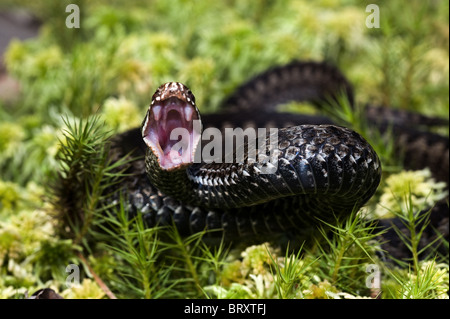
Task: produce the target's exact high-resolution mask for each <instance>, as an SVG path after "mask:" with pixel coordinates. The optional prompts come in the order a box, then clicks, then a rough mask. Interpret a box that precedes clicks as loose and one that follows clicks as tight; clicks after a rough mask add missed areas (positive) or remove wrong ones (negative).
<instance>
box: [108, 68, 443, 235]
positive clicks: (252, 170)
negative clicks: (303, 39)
mask: <svg viewBox="0 0 450 319" xmlns="http://www.w3.org/2000/svg"><path fill="white" fill-rule="evenodd" d="M342 96H344V97H345V98H346V100H347V101H348V103H349V104H350V105H351V106H352V107H354V104H355V98H354V93H353V87H352V85H351V84H350V82H349V81H348V80H347V79H346V78H345V76H344V75H343V74H342V73H341V71H340V70H339V69H338V68H337V67H335V66H333V65H331V64H329V63H326V62H315V61H308V62H303V61H294V62H292V63H289V64H286V65H282V66H277V67H274V68H271V69H269V70H267V71H265V72H262V73H260V74H258V75H256V76H255V77H253V78H251V79H250V80H248V81H247V82H246V83H244V84H243V85H241V86H240V87H239V88H238V89H236V90H235V91H234V93H233V94H232V95H230V96H229V97H228V98H227V99H225V100H224V101H223V102H222V105H221V107H220V110H221V111H219V112H216V113H212V114H200V111H199V108H198V107H197V105H196V100H195V96H194V94H193V93H192V91H191V90H190V89H189V88H188V87H187V86H185V85H184V84H182V83H179V82H168V83H165V84H163V85H161V86H160V87H159V88H158V89H157V90H156V92H155V93H154V94H153V96H152V100H151V104H150V106H149V108H148V110H147V112H146V115H145V118H144V120H143V123H142V126H141V127H139V128H135V129H131V130H128V131H126V132H124V133H120V134H118V135H116V136H115V137H114V138H113V143H112V145H113V147H112V149H111V150H112V151H111V157H112V158H113V159H118V158H123V157H125V156H129V157H130V158H133V160H132V161H131V164H130V165H129V167H128V168H127V172H128V173H129V174H128V175H127V177H126V179H125V181H124V182H123V183H122V186H121V190H122V192H124V193H125V194H126V196H127V205H128V206H127V209H128V211H129V212H130V214H131V215H133V216H134V215H136V214H140V215H141V216H142V218H143V220H144V221H145V223H146V225H147V226H148V227H155V226H156V225H175V226H176V228H177V229H178V230H179V232H180V233H181V234H184V235H188V234H193V233H197V232H200V231H203V230H212V232H211V233H212V234H213V235H212V236H222V237H225V238H232V239H236V238H245V237H250V238H251V237H259V238H268V236H272V235H274V234H280V233H295V234H308V233H309V232H310V230H311V228H317V225H318V224H319V223H321V222H326V223H327V222H328V223H331V222H333V221H334V222H335V221H336V219H337V218H347V217H348V216H350V214H351V213H352V211H355V210H356V211H357V210H358V209H359V208H361V207H362V206H364V205H365V204H366V203H367V201H368V200H369V199H370V198H371V197H372V196H373V195H374V194H375V192H376V190H377V188H378V186H379V183H380V180H381V175H382V165H381V161H380V158H379V156H378V155H377V153H376V152H375V150H374V148H373V147H372V146H371V145H370V143H369V142H368V141H367V140H366V139H364V138H363V137H362V136H361V135H360V134H359V133H357V132H355V131H353V130H351V129H349V128H346V127H343V126H340V125H337V124H336V123H334V121H333V120H331V119H330V118H329V117H328V116H321V115H314V116H311V115H303V114H296V113H290V112H282V111H280V110H279V109H280V106H282V105H284V104H286V103H289V102H291V101H296V102H309V103H311V104H313V105H315V106H317V107H318V108H319V109H323V108H324V106H328V107H331V108H333V107H336V103H339V101H340V99H341V98H342ZM364 116H365V117H366V119H367V122H368V123H369V125H370V126H371V127H373V128H374V129H377V130H379V131H380V132H382V133H386V132H387V131H389V132H391V135H390V136H391V137H392V138H393V139H394V145H395V149H396V150H397V154H399V156H400V154H402V155H403V156H402V158H403V165H404V166H405V167H406V168H408V169H419V168H423V167H429V168H430V169H431V171H432V173H433V175H434V177H435V178H436V179H437V180H443V181H446V182H448V161H449V145H448V137H445V136H442V135H439V134H436V133H432V132H430V131H429V130H428V129H429V128H430V127H433V126H440V125H448V120H445V119H438V118H431V117H427V116H424V115H421V114H416V113H408V112H405V111H401V110H394V109H391V108H386V107H379V106H376V105H372V104H367V105H365V107H364ZM236 128H241V129H242V131H243V132H251V131H247V129H248V128H250V129H253V132H261V133H255V134H254V135H255V136H254V138H251V137H252V136H250V135H251V134H250V133H249V135H248V136H246V138H244V139H243V140H242V139H241V141H240V144H239V143H238V138H237V137H236V136H234V137H233V136H232V138H231V141H232V142H231V143H229V144H233V142H234V139H235V140H236V143H235V144H236V145H234V146H235V147H234V148H231V150H230V149H229V150H228V152H227V151H226V150H225V148H226V147H224V144H226V139H227V138H228V140H230V138H229V137H227V134H226V133H227V132H228V133H230V132H236V131H233V130H234V129H236ZM175 129H179V131H178V132H179V133H180V132H181V133H183V134H181V133H180V134H178V135H177V134H174V135H172V134H171V133H172V132H174V130H175ZM271 129H273V130H271ZM206 133H208V134H206ZM217 136H219V137H221V139H219V138H217V141H215V142H217V143H216V144H214V145H220V146H218V147H215V148H213V147H211V143H212V142H213V139H212V137H217ZM233 138H234V139H233ZM250 140H251V141H252V143H253V144H252V143H251V142H249V141H250ZM219 142H221V144H220V143H219ZM180 145H181V146H180ZM208 145H209V146H208ZM255 145H257V146H261V147H258V149H257V152H256V153H257V154H256V155H257V156H251V155H253V153H252V152H251V150H253V149H254V148H255ZM252 146H253V149H252V148H251V147H252ZM212 151H214V153H218V154H219V155H217V154H216V155H217V156H215V157H214V156H213V158H212V159H211V156H208V155H211V152H212ZM239 151H241V152H240V154H241V155H242V153H243V154H244V156H241V157H240V158H239V160H238V157H239V156H238V155H239V154H238V153H239ZM205 155H207V156H205ZM227 156H228V157H227ZM227 159H228V160H227ZM274 163H275V164H274ZM447 215H448V213H447ZM447 223H448V217H447ZM447 228H448V227H447ZM213 230H214V231H213ZM447 233H448V231H447ZM446 236H447V237H448V234H447V235H446Z"/></svg>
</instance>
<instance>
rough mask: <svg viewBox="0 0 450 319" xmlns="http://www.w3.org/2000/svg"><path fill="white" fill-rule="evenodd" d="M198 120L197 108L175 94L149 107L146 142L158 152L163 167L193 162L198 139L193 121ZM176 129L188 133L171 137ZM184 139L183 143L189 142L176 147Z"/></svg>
mask: <svg viewBox="0 0 450 319" xmlns="http://www.w3.org/2000/svg"><path fill="white" fill-rule="evenodd" d="M198 119H199V117H198V114H197V112H196V111H195V109H194V107H193V106H192V105H190V104H188V103H186V102H184V101H182V100H180V99H178V98H176V97H171V98H168V99H166V100H164V101H160V102H158V103H155V104H154V105H153V106H152V107H151V108H150V110H149V111H148V114H147V117H146V121H145V123H144V126H143V128H142V135H143V138H144V142H145V143H146V144H147V146H149V147H150V148H151V149H152V151H153V153H154V154H155V155H157V157H158V159H159V164H160V166H161V167H162V168H164V169H171V168H176V167H179V166H180V165H182V164H188V163H191V162H192V158H193V151H194V148H195V145H194V142H196V138H195V134H194V133H195V132H194V130H193V121H194V120H198ZM176 128H182V129H184V130H181V131H180V132H181V133H182V134H185V136H181V135H178V136H177V135H175V138H176V139H174V140H171V139H170V134H171V133H172V131H173V130H174V129H176ZM186 133H187V134H188V136H186ZM182 139H184V140H183V141H184V142H186V141H188V144H187V145H186V143H184V144H183V146H182V148H181V147H175V148H174V146H175V144H177V143H178V142H180V141H181V140H182ZM180 144H181V143H180ZM178 146H180V145H178Z"/></svg>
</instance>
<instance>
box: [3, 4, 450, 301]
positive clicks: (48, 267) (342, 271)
mask: <svg viewBox="0 0 450 319" xmlns="http://www.w3.org/2000/svg"><path fill="white" fill-rule="evenodd" d="M21 2H23V4H22V5H23V6H28V8H29V9H30V10H31V11H32V12H34V13H35V14H36V15H37V16H38V17H39V18H41V19H42V21H43V22H44V24H43V27H42V30H41V32H40V35H39V37H37V38H36V39H30V40H27V41H23V42H20V41H17V40H15V41H13V42H12V43H11V44H10V46H9V48H8V50H7V52H6V54H5V60H4V61H5V65H6V68H7V70H8V72H9V73H10V74H11V75H12V76H13V77H15V78H16V79H17V80H18V81H19V82H20V86H21V91H20V95H19V97H18V98H17V99H16V100H14V101H12V102H6V101H0V298H23V297H24V296H25V293H26V292H28V293H33V292H34V291H36V290H37V289H40V288H44V287H49V288H52V289H55V290H56V291H57V292H59V293H60V294H61V295H63V296H64V297H67V298H106V297H112V294H114V296H116V297H118V298H186V297H189V298H360V297H375V296H377V295H381V297H383V298H448V278H449V272H448V271H449V267H448V254H447V255H446V256H439V255H437V256H435V255H429V256H424V253H423V251H421V249H420V248H419V245H418V243H419V242H420V238H421V236H422V232H421V230H422V229H421V226H419V227H415V226H417V225H419V224H420V223H421V222H422V221H424V220H425V221H426V220H427V218H428V217H429V216H428V215H427V214H424V215H417V212H418V211H419V209H420V208H424V207H429V205H432V204H433V203H434V202H435V201H436V200H439V199H440V198H443V197H445V196H446V194H445V193H444V188H443V185H442V184H440V183H436V182H434V181H433V180H432V179H431V178H430V176H429V172H427V171H419V172H404V171H400V172H396V174H395V175H394V174H391V172H387V173H386V174H385V175H386V176H384V177H383V181H382V185H381V186H380V188H379V194H377V196H375V197H374V198H373V199H372V200H371V202H370V203H369V205H368V206H367V207H365V208H363V209H362V210H361V211H360V212H354V213H353V214H352V217H351V218H350V219H349V220H346V221H340V220H337V221H336V223H334V224H333V225H325V224H321V226H318V229H319V231H318V234H317V235H316V237H315V238H312V239H311V241H309V242H307V243H305V245H303V246H302V248H301V249H299V248H296V249H292V248H291V249H289V248H288V249H285V248H282V247H278V246H277V244H276V243H274V242H270V243H265V244H261V245H257V246H249V247H231V248H229V247H228V246H227V244H224V243H222V244H217V245H214V246H212V247H209V246H208V245H206V244H205V241H203V240H202V238H203V237H204V236H207V234H204V233H199V234H196V235H193V236H190V237H187V238H184V237H181V236H180V235H179V234H178V233H177V231H176V229H174V228H171V227H166V228H153V229H145V227H144V224H143V221H142V220H141V219H140V218H139V217H136V218H135V219H133V220H129V219H128V218H127V217H126V212H125V207H126V205H125V204H124V201H119V202H120V204H121V205H119V207H117V206H115V207H105V206H104V205H103V204H102V200H103V196H107V193H108V186H111V185H114V184H115V183H119V182H120V178H121V177H122V176H123V174H122V172H121V167H122V165H126V162H125V161H124V162H120V163H116V164H112V163H110V162H109V159H108V157H107V156H106V154H107V150H108V144H107V143H105V141H106V140H107V138H108V137H109V136H111V135H113V134H115V133H116V132H121V131H123V130H126V129H127V128H130V127H134V126H138V125H140V123H141V121H142V118H143V116H144V114H145V111H146V108H147V106H148V104H149V99H150V97H151V94H152V93H153V91H154V90H155V89H156V87H157V86H159V85H160V84H161V83H164V82H166V81H169V80H177V81H181V82H184V83H186V84H187V85H188V86H189V87H191V88H192V90H193V91H194V93H195V95H196V99H197V104H198V105H199V107H200V108H201V111H202V112H205V113H206V112H214V111H216V110H217V108H218V106H219V103H220V101H222V100H223V99H224V98H225V97H226V96H227V95H228V94H230V93H231V92H233V90H234V89H235V88H236V87H237V86H239V85H240V84H241V83H243V82H244V81H245V80H247V79H248V78H249V77H251V76H252V75H255V74H257V73H258V72H261V71H263V70H265V69H267V68H269V67H270V66H273V65H279V64H282V63H287V62H289V61H291V60H294V59H297V60H328V61H331V62H332V63H334V64H336V65H338V66H339V67H340V69H341V70H342V71H343V72H344V73H345V74H346V75H347V77H348V78H349V80H350V81H351V82H352V83H353V84H354V87H355V92H356V98H357V101H358V102H359V104H360V105H362V104H363V103H364V102H367V101H370V102H372V103H379V104H385V105H389V106H392V107H398V108H402V109H408V110H413V111H419V112H421V113H424V114H428V115H433V116H440V117H444V118H448V116H449V114H448V105H449V95H448V87H449V77H448V75H449V62H448V60H449V49H448V47H449V38H448V25H449V17H448V9H449V8H448V6H449V5H448V2H445V1H440V2H422V1H410V2H408V3H400V2H395V1H390V2H383V3H382V4H380V5H379V6H380V23H381V25H380V28H379V29H369V28H367V27H366V25H365V19H366V17H367V15H368V14H369V13H366V12H365V4H364V5H363V4H361V2H359V1H337V0H326V1H316V2H308V1H289V0H281V1H232V0H230V1H220V2H211V1H182V0H179V1H159V0H156V1H152V2H151V4H148V3H147V2H145V3H144V2H142V3H141V2H139V1H135V2H131V3H130V1H115V2H114V6H108V5H107V3H106V1H95V2H94V1H93V2H88V1H70V2H69V1H52V2H48V1H33V2H32V3H28V1H19V2H17V1H16V2H14V5H16V4H17V3H21ZM69 3H77V4H79V7H80V11H81V28H79V29H67V28H66V27H65V25H64V23H65V19H66V17H67V15H68V13H66V12H65V6H66V5H67V4H69ZM10 5H11V6H12V5H13V3H12V2H11V4H10ZM342 104H343V105H344V106H345V103H342ZM292 107H295V106H292ZM292 107H291V108H292ZM340 112H341V113H340V115H339V116H340V117H341V118H342V119H343V120H345V121H346V122H348V123H350V125H352V126H353V127H354V128H355V129H357V130H358V131H361V132H363V133H366V132H365V125H364V123H362V122H361V121H360V118H359V117H358V114H353V113H352V112H349V110H348V109H346V108H345V107H343V108H342V110H340ZM444 133H445V132H444ZM364 135H365V134H364ZM365 136H366V135H365ZM368 138H369V139H370V140H371V143H372V144H373V145H374V147H375V148H376V149H377V152H379V153H380V156H381V158H382V161H383V164H387V165H396V164H398V161H396V159H395V158H392V150H391V146H390V145H389V144H386V143H385V141H384V140H382V138H381V137H379V136H378V137H377V136H374V137H373V136H369V137H368ZM57 178H58V179H57ZM56 181H58V182H57V183H56ZM69 191H70V192H71V194H72V197H71V201H70V202H67V201H61V198H60V197H59V196H58V194H61V192H69ZM105 194H106V195H105ZM66 199H67V198H66ZM386 213H388V214H393V215H396V216H401V218H402V219H403V221H404V223H405V225H407V228H408V229H410V230H411V234H412V235H411V236H407V237H402V240H403V241H404V242H405V243H407V246H408V247H409V248H410V250H411V252H412V256H413V258H412V260H403V261H399V263H398V264H391V263H387V262H385V261H383V260H380V259H379V258H378V255H377V254H376V251H377V250H379V243H377V242H376V235H377V233H376V230H375V227H374V225H372V223H371V222H370V219H371V218H372V217H373V216H377V218H378V216H379V215H380V214H386ZM420 225H423V224H420ZM325 228H327V229H328V232H327V235H326V236H325ZM446 244H447V248H448V243H446ZM421 258H425V259H421ZM405 262H407V263H406V264H405ZM69 264H76V265H79V266H80V275H81V278H80V285H79V286H77V287H73V288H68V287H67V286H66V284H65V280H66V277H67V275H68V273H66V271H65V269H66V266H67V265H69ZM370 265H376V266H377V269H379V271H380V278H381V283H382V286H381V288H380V289H377V288H368V287H367V286H366V279H367V278H368V276H369V275H370V273H369V272H368V271H367V269H368V267H369V266H370ZM98 278H100V279H101V280H100V281H99V280H98ZM104 287H108V288H109V291H106V290H105V289H104Z"/></svg>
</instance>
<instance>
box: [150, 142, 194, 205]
mask: <svg viewBox="0 0 450 319" xmlns="http://www.w3.org/2000/svg"><path fill="white" fill-rule="evenodd" d="M191 165H192V164H185V165H183V166H180V167H178V168H176V169H172V170H166V169H163V168H161V166H160V165H159V162H158V158H157V157H156V155H155V154H154V153H153V152H152V151H151V149H147V151H146V156H145V169H146V173H147V177H148V178H149V180H150V182H151V183H152V184H153V185H154V186H155V187H156V188H157V189H158V190H159V191H160V192H161V193H163V194H164V195H169V196H173V197H174V198H176V199H178V200H180V201H182V202H185V203H192V202H193V200H192V199H193V197H192V194H191V192H192V188H193V187H194V184H193V182H192V181H191V180H190V179H189V175H188V170H189V167H190V166H191Z"/></svg>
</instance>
